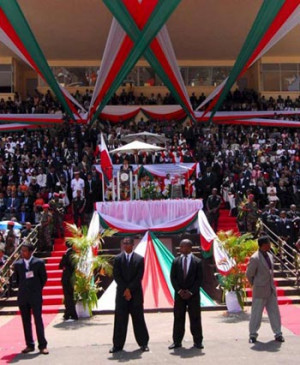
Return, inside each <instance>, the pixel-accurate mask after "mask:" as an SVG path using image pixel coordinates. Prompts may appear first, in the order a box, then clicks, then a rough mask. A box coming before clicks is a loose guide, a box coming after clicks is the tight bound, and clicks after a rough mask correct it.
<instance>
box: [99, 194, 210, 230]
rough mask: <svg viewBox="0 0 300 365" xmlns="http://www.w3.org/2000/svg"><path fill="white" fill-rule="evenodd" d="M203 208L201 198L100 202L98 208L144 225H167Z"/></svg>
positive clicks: (114, 216)
mask: <svg viewBox="0 0 300 365" xmlns="http://www.w3.org/2000/svg"><path fill="white" fill-rule="evenodd" d="M202 208H203V202H202V200H201V199H195V200H194V199H174V200H147V201H145V200H133V201H121V202H98V203H96V210H97V212H98V213H100V215H101V214H103V215H105V216H108V217H111V218H114V219H117V220H119V221H123V223H124V224H126V222H129V223H134V224H136V225H138V226H142V227H153V226H157V225H160V224H165V225H167V224H168V223H169V222H171V221H176V220H179V219H182V218H185V217H188V216H190V215H191V214H193V213H197V212H198V211H199V210H200V209H202Z"/></svg>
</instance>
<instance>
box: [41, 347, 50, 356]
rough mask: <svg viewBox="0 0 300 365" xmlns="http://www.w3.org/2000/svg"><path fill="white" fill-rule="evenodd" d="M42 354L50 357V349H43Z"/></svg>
mask: <svg viewBox="0 0 300 365" xmlns="http://www.w3.org/2000/svg"><path fill="white" fill-rule="evenodd" d="M40 354H42V355H49V351H48V349H47V348H46V347H45V348H43V349H40Z"/></svg>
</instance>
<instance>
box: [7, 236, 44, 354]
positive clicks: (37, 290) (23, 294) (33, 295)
mask: <svg viewBox="0 0 300 365" xmlns="http://www.w3.org/2000/svg"><path fill="white" fill-rule="evenodd" d="M33 250H34V246H32V245H31V244H29V243H25V244H23V245H22V247H21V255H22V258H21V259H20V260H18V261H16V262H15V264H14V280H13V281H14V282H15V283H16V284H17V286H18V288H19V292H18V305H19V308H20V311H21V316H22V323H23V329H24V335H25V341H26V348H25V349H24V350H23V351H22V353H23V354H27V353H29V352H33V351H34V340H33V336H32V326H31V312H32V313H33V317H34V322H35V327H36V334H37V339H38V344H39V350H40V353H41V354H43V355H48V354H49V351H48V350H47V341H46V338H45V333H44V324H43V319H42V302H43V298H42V290H43V287H44V285H45V284H46V281H47V273H46V269H45V263H44V261H43V260H41V259H38V258H36V257H33V256H32V253H33Z"/></svg>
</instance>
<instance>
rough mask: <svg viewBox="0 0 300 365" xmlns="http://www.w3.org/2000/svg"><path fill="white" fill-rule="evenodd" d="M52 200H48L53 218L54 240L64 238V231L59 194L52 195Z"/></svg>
mask: <svg viewBox="0 0 300 365" xmlns="http://www.w3.org/2000/svg"><path fill="white" fill-rule="evenodd" d="M53 196H54V198H53V199H52V200H50V203H49V205H50V208H51V211H52V218H53V235H54V237H55V238H63V237H64V236H65V231H64V222H63V221H64V204H63V201H62V199H60V194H59V193H54V194H53Z"/></svg>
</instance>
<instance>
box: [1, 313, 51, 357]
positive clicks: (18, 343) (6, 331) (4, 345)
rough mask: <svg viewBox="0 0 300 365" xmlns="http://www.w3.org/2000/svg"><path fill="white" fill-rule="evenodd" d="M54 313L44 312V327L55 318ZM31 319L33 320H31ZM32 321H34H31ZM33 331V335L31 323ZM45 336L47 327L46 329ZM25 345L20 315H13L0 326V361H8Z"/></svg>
mask: <svg viewBox="0 0 300 365" xmlns="http://www.w3.org/2000/svg"><path fill="white" fill-rule="evenodd" d="M55 316H56V314H54V313H53V314H44V315H43V320H44V326H45V328H46V327H47V326H48V324H49V323H51V322H52V320H53V319H54V318H55ZM32 321H33V320H32ZM33 323H34V321H33ZM33 333H34V338H35V339H36V336H35V327H34V324H33ZM46 338H47V329H46ZM25 347H26V344H25V339H24V334H23V326H22V320H21V317H20V316H19V315H18V316H15V317H13V318H12V319H11V320H10V321H9V322H7V323H6V324H4V325H3V326H1V327H0V363H1V364H6V363H9V362H10V361H11V360H13V358H14V357H15V356H16V355H18V354H19V353H20V352H21V351H22V350H23V348H25Z"/></svg>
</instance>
